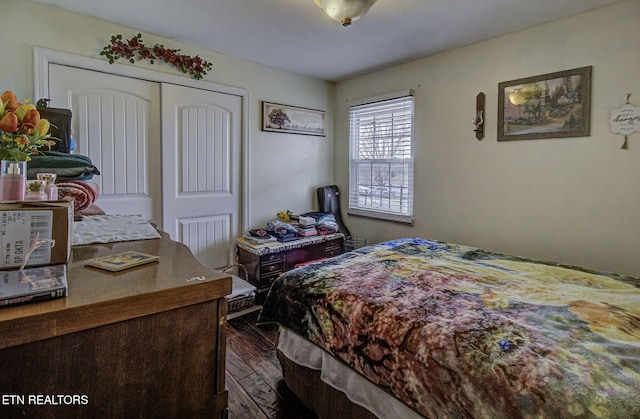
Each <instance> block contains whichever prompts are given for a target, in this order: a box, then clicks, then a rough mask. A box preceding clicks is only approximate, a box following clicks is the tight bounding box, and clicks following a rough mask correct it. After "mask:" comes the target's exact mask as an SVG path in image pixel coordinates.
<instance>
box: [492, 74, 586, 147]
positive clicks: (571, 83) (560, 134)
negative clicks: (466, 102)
mask: <svg viewBox="0 0 640 419" xmlns="http://www.w3.org/2000/svg"><path fill="white" fill-rule="evenodd" d="M591 73H592V67H591V66H588V67H580V68H575V69H571V70H565V71H558V72H555V73H548V74H542V75H539V76H534V77H526V78H522V79H517V80H511V81H507V82H502V83H499V84H498V141H511V140H532V139H540V138H565V137H588V136H589V135H590V133H591Z"/></svg>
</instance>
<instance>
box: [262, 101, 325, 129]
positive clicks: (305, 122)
mask: <svg viewBox="0 0 640 419" xmlns="http://www.w3.org/2000/svg"><path fill="white" fill-rule="evenodd" d="M325 113H326V112H325V111H320V110H315V109H307V108H300V107H297V106H289V105H282V104H278V103H271V102H264V101H263V102H262V130H263V131H272V132H282V133H286V134H303V135H316V136H319V137H324V136H325Z"/></svg>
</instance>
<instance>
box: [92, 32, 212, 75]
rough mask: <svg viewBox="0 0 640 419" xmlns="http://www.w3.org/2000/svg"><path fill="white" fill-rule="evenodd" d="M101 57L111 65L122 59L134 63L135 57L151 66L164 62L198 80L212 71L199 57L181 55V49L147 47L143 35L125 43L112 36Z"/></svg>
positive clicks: (120, 38)
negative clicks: (157, 61) (146, 61)
mask: <svg viewBox="0 0 640 419" xmlns="http://www.w3.org/2000/svg"><path fill="white" fill-rule="evenodd" d="M100 55H103V56H105V57H106V58H107V59H108V60H109V64H113V63H114V62H115V61H116V60H118V59H120V58H126V59H128V60H129V62H130V63H134V62H135V59H134V57H135V58H137V59H138V61H140V60H149V62H150V63H151V64H153V63H154V62H155V60H160V61H164V62H166V63H169V64H173V65H174V66H176V67H178V68H179V69H180V70H181V71H182V72H183V73H185V74H186V73H189V74H191V75H192V76H193V78H194V79H196V80H199V79H201V78H202V76H204V75H206V74H207V71H209V70H211V63H209V62H207V61H205V60H203V59H202V58H200V57H199V56H197V55H196V56H195V57H191V56H189V55H184V54H180V50H179V49H168V48H165V47H164V45H161V44H155V45H154V46H153V48H149V47H147V46H146V45H145V44H144V42H143V41H142V35H141V34H138V35H136V36H134V37H133V38H131V39H128V40H124V41H123V40H122V35H120V34H118V35H114V36H112V37H111V43H110V44H109V45H107V46H106V47H104V48H103V49H102V51H101V52H100Z"/></svg>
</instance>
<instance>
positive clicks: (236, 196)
mask: <svg viewBox="0 0 640 419" xmlns="http://www.w3.org/2000/svg"><path fill="white" fill-rule="evenodd" d="M162 114H163V117H162V132H163V144H162V147H163V149H162V158H163V160H162V166H163V172H162V187H163V219H164V223H163V225H164V227H165V230H166V231H167V232H168V233H169V234H170V235H171V237H172V238H173V239H174V240H177V241H180V242H182V243H184V244H186V245H187V246H189V248H190V249H191V251H192V252H193V253H194V255H196V257H197V258H198V260H200V261H201V262H202V263H204V264H205V265H208V266H210V267H212V268H220V267H224V266H227V265H229V264H231V263H233V261H234V260H235V254H234V249H235V248H234V243H235V238H236V237H238V235H239V234H240V232H239V223H240V220H239V217H238V215H239V214H240V213H241V211H240V197H241V190H240V176H241V172H240V164H239V162H240V151H241V148H240V142H241V128H240V127H241V120H242V98H241V97H239V96H235V95H230V94H225V93H219V92H213V91H207V90H200V89H194V88H190V87H184V86H176V85H170V84H163V85H162Z"/></svg>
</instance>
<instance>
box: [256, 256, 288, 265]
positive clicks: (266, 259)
mask: <svg viewBox="0 0 640 419" xmlns="http://www.w3.org/2000/svg"><path fill="white" fill-rule="evenodd" d="M282 261H284V257H283V255H282V253H272V254H270V255H264V256H261V257H260V265H268V264H271V263H278V262H280V263H282Z"/></svg>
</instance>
